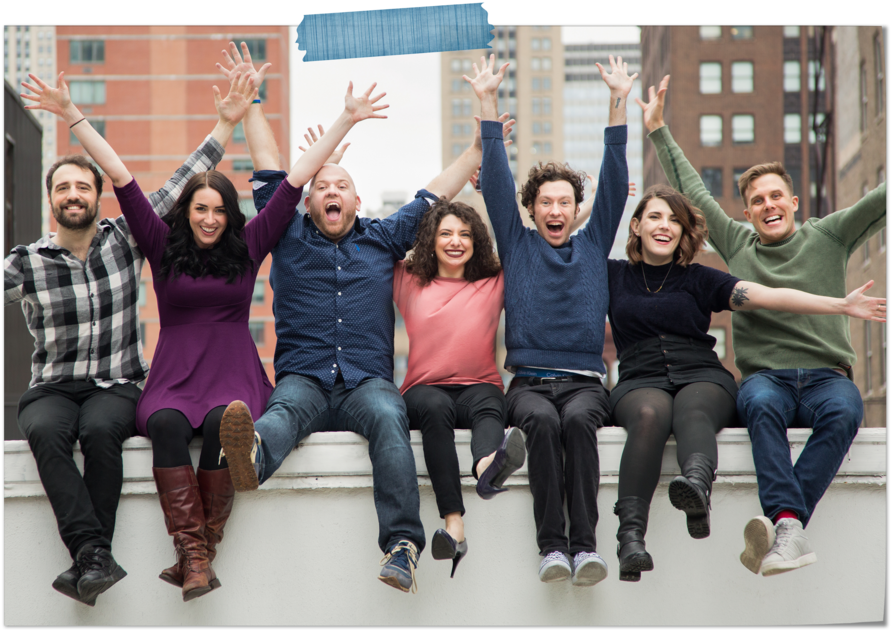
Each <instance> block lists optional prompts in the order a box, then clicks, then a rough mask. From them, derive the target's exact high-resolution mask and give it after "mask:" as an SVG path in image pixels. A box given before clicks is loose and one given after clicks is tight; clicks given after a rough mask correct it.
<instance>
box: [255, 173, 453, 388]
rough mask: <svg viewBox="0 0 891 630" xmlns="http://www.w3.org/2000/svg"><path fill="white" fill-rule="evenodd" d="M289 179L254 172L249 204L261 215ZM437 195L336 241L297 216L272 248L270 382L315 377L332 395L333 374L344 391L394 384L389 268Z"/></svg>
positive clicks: (365, 222) (359, 222) (359, 223)
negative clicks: (374, 382) (369, 382)
mask: <svg viewBox="0 0 891 630" xmlns="http://www.w3.org/2000/svg"><path fill="white" fill-rule="evenodd" d="M286 176H287V173H285V172H284V171H278V172H276V171H258V172H254V177H253V178H252V181H254V182H255V183H254V205H255V206H256V207H257V210H258V211H259V210H262V209H263V207H264V206H265V205H266V203H267V202H268V201H269V199H271V198H272V194H273V193H274V192H275V189H276V188H278V186H279V184H280V183H281V182H282V180H283V179H284V178H285V177H286ZM425 197H426V198H427V199H430V200H433V201H435V200H436V197H435V196H434V195H432V194H431V193H429V192H427V191H426V190H420V191H418V194H417V195H416V196H415V199H414V201H412V202H411V203H408V204H406V205H405V206H403V207H402V208H401V209H400V210H399V211H398V212H396V213H394V214H392V215H390V216H389V217H387V218H385V219H366V218H358V217H357V218H356V222H355V224H354V225H353V228H352V229H351V230H350V231H349V232H347V234H346V235H345V236H344V237H343V238H341V239H340V241H338V242H337V243H334V242H333V241H331V240H330V239H328V238H327V237H326V236H324V235H323V234H321V233H320V232H319V231H318V230H317V229H316V226H315V224H314V223H313V221H312V217H310V215H309V213H301V212H300V211H299V209H298V211H297V212H296V213H295V216H294V218H293V219H292V220H291V222H290V224H289V225H288V228H287V230H286V231H285V234H284V235H283V236H282V238H281V240H280V241H279V242H278V245H276V246H275V248H274V249H273V250H272V270H271V272H270V276H269V283H270V284H271V285H272V288H273V290H274V291H275V295H274V297H273V300H272V311H273V313H274V314H275V334H276V337H278V340H277V342H276V345H275V378H276V380H277V379H279V378H281V377H282V376H284V375H285V374H299V375H301V376H308V377H314V378H317V379H318V380H319V381H320V382H321V384H322V386H323V387H324V388H325V389H326V390H328V391H330V390H331V389H332V388H333V387H334V379H335V378H336V377H337V372H338V371H340V372H341V373H342V374H343V380H344V384H345V385H346V387H347V389H352V388H353V387H356V386H357V385H358V384H359V383H360V382H361V381H362V380H363V379H366V378H383V379H386V380H388V381H392V380H393V324H394V314H393V265H394V264H395V263H396V261H398V260H402V259H403V258H405V253H406V252H407V251H408V250H409V249H411V246H412V244H413V243H414V240H415V235H416V233H417V231H418V226H419V225H420V222H421V218H422V217H423V216H424V213H426V212H427V210H428V209H429V208H430V204H429V203H428V202H427V201H426V199H425Z"/></svg>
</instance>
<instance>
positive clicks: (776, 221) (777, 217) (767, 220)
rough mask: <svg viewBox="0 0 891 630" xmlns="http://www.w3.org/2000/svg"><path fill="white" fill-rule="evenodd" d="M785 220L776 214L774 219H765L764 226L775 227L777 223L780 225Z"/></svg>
mask: <svg viewBox="0 0 891 630" xmlns="http://www.w3.org/2000/svg"><path fill="white" fill-rule="evenodd" d="M782 220H783V217H782V216H780V215H778V214H775V215H773V216H772V217H767V218H766V219H764V225H773V224H775V223H780V222H781V221H782Z"/></svg>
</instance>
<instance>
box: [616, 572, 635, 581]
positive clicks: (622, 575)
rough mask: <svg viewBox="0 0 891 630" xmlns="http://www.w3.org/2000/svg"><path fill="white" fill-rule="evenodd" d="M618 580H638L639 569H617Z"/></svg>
mask: <svg viewBox="0 0 891 630" xmlns="http://www.w3.org/2000/svg"><path fill="white" fill-rule="evenodd" d="M619 581H620V582H640V571H619Z"/></svg>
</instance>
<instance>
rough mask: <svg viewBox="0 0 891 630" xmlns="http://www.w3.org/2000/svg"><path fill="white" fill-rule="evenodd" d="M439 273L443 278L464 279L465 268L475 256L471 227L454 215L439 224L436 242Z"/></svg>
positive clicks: (444, 218) (447, 216)
mask: <svg viewBox="0 0 891 630" xmlns="http://www.w3.org/2000/svg"><path fill="white" fill-rule="evenodd" d="M434 250H435V251H436V260H437V262H438V263H439V273H438V274H437V275H439V276H441V277H443V278H463V277H464V266H465V265H466V264H467V261H468V260H470V258H471V256H473V233H472V232H471V229H470V226H469V225H467V224H466V223H464V221H462V220H461V219H459V218H458V217H456V216H455V215H454V214H447V215H445V216H444V217H443V218H442V221H440V222H439V228H437V230H436V240H435V241H434Z"/></svg>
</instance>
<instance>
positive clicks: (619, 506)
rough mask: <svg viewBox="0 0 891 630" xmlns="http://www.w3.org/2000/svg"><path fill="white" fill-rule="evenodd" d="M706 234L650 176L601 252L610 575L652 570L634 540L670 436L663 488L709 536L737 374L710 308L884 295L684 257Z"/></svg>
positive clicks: (864, 311)
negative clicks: (768, 278)
mask: <svg viewBox="0 0 891 630" xmlns="http://www.w3.org/2000/svg"><path fill="white" fill-rule="evenodd" d="M706 238H708V229H707V228H706V225H705V217H703V215H702V213H701V212H700V211H699V210H698V209H697V208H694V207H692V206H691V205H690V203H689V201H687V199H686V198H685V197H684V196H683V195H682V194H680V193H679V192H677V191H675V190H674V189H672V188H670V187H668V186H654V187H652V188H650V189H649V190H648V191H647V192H646V194H645V195H644V196H643V198H642V199H641V201H640V203H639V204H638V206H637V209H636V210H635V211H634V215H633V217H632V219H631V225H630V230H629V235H628V244H627V245H626V248H625V249H626V252H627V254H628V260H610V261H609V262H608V265H609V291H610V308H609V320H610V325H611V327H612V332H613V339H614V341H615V344H616V350H617V352H618V356H619V359H620V360H621V363H620V365H619V382H618V384H617V385H616V386H615V387H614V388H613V390H612V392H611V394H610V404H611V407H612V411H613V417H614V419H615V421H616V424H618V425H619V426H622V427H624V428H625V429H626V430H627V431H628V438H627V441H626V443H625V450H624V452H623V453H622V461H621V464H620V467H619V497H618V501H617V502H616V506H615V510H614V511H615V513H616V514H617V515H618V516H619V531H618V534H617V538H618V540H619V548H618V554H619V562H620V576H619V579H620V580H624V581H632V582H636V581H638V580H640V572H641V571H650V570H652V569H653V559H652V558H651V557H650V554H649V553H647V551H646V548H645V545H644V534H645V533H646V530H647V520H648V515H649V509H650V500H651V499H652V498H653V493H654V492H655V490H656V485H657V484H658V483H659V474H660V472H661V468H662V453H663V450H664V448H665V443H666V442H667V441H668V437H669V435H671V434H672V433H674V436H675V440H676V441H677V456H678V463H679V464H680V467H681V473H682V474H681V475H680V476H679V477H676V478H675V479H674V480H673V481H672V482H671V484H670V485H669V488H668V496H669V499H670V500H671V503H672V505H674V506H675V507H676V508H677V509H679V510H683V511H684V512H685V513H686V514H687V530H688V532H689V533H690V535H691V536H692V537H693V538H705V537H706V536H708V535H709V503H710V495H711V489H712V480H713V478H714V476H715V474H716V469H717V464H718V446H717V440H716V439H715V434H716V433H717V432H718V431H720V430H721V429H723V428H724V427H726V426H729V425H730V424H731V423H732V422H733V421H734V419H735V414H736V390H737V386H736V381H735V380H734V378H733V375H732V374H731V373H730V372H728V371H727V370H726V369H725V368H724V367H723V366H722V365H721V362H720V360H719V359H718V356H717V355H716V354H715V352H714V350H713V348H714V345H715V339H714V337H712V336H711V335H709V334H708V330H709V326H710V323H711V313H712V312H718V311H723V310H727V309H730V310H754V309H759V308H768V309H772V310H778V311H787V312H791V313H802V314H826V315H838V314H846V315H849V316H852V317H860V318H871V317H874V316H877V314H879V313H882V316H884V315H883V313H884V300H883V299H880V298H869V297H866V296H865V295H863V292H864V291H865V290H866V289H868V288H869V287H870V286H871V284H872V283H867V284H866V285H865V286H863V287H861V288H859V289H857V290H855V291H854V292H852V293H851V294H850V295H848V296H847V297H846V298H845V299H838V298H830V297H825V296H817V295H811V294H809V293H804V292H801V291H796V290H793V289H782V288H778V289H774V288H768V287H765V286H763V285H760V284H756V283H754V282H746V281H742V280H740V279H739V278H736V277H734V276H731V275H730V274H728V273H724V272H722V271H719V270H717V269H713V268H711V267H704V266H702V265H698V264H695V263H693V262H692V260H693V258H694V256H695V255H696V254H697V253H698V252H699V251H700V250H701V249H702V248H703V244H704V242H705V240H706Z"/></svg>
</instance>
